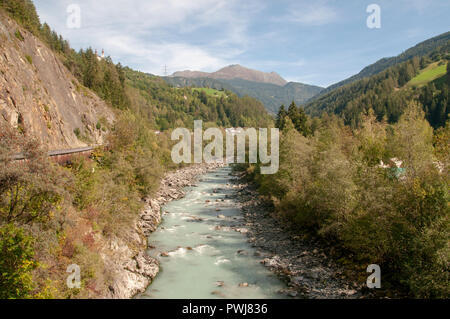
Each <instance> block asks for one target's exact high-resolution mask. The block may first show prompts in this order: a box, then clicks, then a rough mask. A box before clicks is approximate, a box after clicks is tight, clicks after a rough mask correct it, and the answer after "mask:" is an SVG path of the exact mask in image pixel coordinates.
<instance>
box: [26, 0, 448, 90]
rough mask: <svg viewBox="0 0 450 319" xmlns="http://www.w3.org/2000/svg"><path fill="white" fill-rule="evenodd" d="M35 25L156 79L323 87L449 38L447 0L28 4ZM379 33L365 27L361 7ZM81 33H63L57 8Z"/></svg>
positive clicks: (44, 0) (72, 0)
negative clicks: (229, 76)
mask: <svg viewBox="0 0 450 319" xmlns="http://www.w3.org/2000/svg"><path fill="white" fill-rule="evenodd" d="M34 2H35V5H36V7H37V10H38V13H39V15H40V17H41V20H42V21H43V22H44V21H45V22H47V23H49V25H50V26H51V27H52V28H54V29H55V30H56V31H57V32H58V33H60V34H62V35H63V36H64V38H66V39H68V40H69V42H70V43H71V45H72V47H74V48H75V49H80V48H87V47H92V48H94V49H98V50H99V51H101V49H102V48H104V49H105V51H106V54H107V55H110V56H111V57H112V58H113V60H114V61H115V62H121V63H122V64H123V65H128V66H130V67H132V68H134V69H137V70H140V71H143V72H149V73H153V74H158V75H162V74H163V72H164V67H163V66H164V65H167V67H168V72H169V73H173V72H175V71H181V70H187V69H190V70H199V71H208V72H211V71H216V70H218V69H219V68H221V67H224V66H227V65H230V64H241V65H243V66H246V67H250V68H254V69H258V70H261V71H265V72H271V71H275V72H277V73H279V74H280V75H281V76H283V77H284V78H285V79H287V80H288V81H297V82H303V83H308V84H314V85H320V86H328V85H331V84H333V83H336V82H338V81H340V80H343V79H345V78H347V77H349V76H351V75H353V74H356V73H358V72H359V71H360V70H361V69H362V68H364V67H365V66H367V65H369V64H371V63H374V62H376V61H377V60H378V59H380V58H382V57H389V56H394V55H397V54H400V53H401V52H402V51H404V50H406V49H408V48H409V47H411V46H413V45H415V44H417V43H419V42H421V41H423V40H426V39H428V38H430V37H433V36H436V35H438V34H441V33H444V32H446V31H450V18H449V17H450V1H448V0H383V1H381V0H371V1H364V0H328V1H327V0H316V1H311V0H309V1H303V0H291V1H288V0H277V1H275V0H272V1H269V0H266V1H264V0H245V1H244V0H34ZM372 3H375V4H378V5H379V6H380V8H381V28H380V29H369V28H368V27H367V25H366V20H367V17H368V16H369V13H367V12H366V8H367V6H368V5H369V4H372ZM70 4H77V5H79V7H80V8H81V27H80V28H79V29H71V28H68V27H67V22H66V21H67V19H68V14H67V7H68V6H69V5H70Z"/></svg>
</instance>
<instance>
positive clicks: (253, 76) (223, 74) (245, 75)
mask: <svg viewBox="0 0 450 319" xmlns="http://www.w3.org/2000/svg"><path fill="white" fill-rule="evenodd" d="M172 77H184V78H211V79H222V80H233V79H242V80H246V81H251V82H260V83H270V84H275V85H279V86H284V85H286V84H287V83H288V82H287V81H286V80H285V79H283V78H282V77H281V76H280V75H279V74H278V73H276V72H271V73H265V72H262V71H257V70H253V69H249V68H246V67H243V66H242V65H239V64H233V65H229V66H227V67H224V68H222V69H220V70H219V71H216V72H213V73H207V72H200V71H189V70H187V71H179V72H175V73H174V74H172Z"/></svg>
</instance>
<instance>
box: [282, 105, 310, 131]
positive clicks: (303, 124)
mask: <svg viewBox="0 0 450 319" xmlns="http://www.w3.org/2000/svg"><path fill="white" fill-rule="evenodd" d="M287 115H288V116H289V118H290V119H291V121H292V123H293V124H294V127H295V129H296V130H297V131H298V132H300V133H301V134H303V136H308V135H310V134H311V130H310V129H309V128H308V126H307V123H308V118H307V116H306V113H305V111H304V109H303V108H298V107H297V105H295V102H294V101H292V103H291V105H289V109H288V112H287Z"/></svg>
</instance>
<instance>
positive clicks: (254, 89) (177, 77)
mask: <svg viewBox="0 0 450 319" xmlns="http://www.w3.org/2000/svg"><path fill="white" fill-rule="evenodd" d="M163 79H164V80H165V81H166V82H167V83H169V84H170V85H172V86H174V87H200V88H205V87H208V88H213V89H217V90H229V91H232V92H234V93H236V94H237V95H238V96H240V97H243V96H246V95H248V96H250V97H253V98H256V99H258V100H260V101H261V102H262V103H263V104H264V106H265V107H266V109H267V110H268V111H269V112H270V113H272V114H275V113H276V112H277V111H278V108H279V107H280V105H282V104H285V105H289V104H290V103H291V102H292V101H295V103H297V104H303V103H304V102H306V101H308V100H309V99H311V98H312V97H314V96H315V95H317V94H318V93H320V92H321V91H322V90H323V88H321V87H318V86H314V85H307V84H302V83H296V82H289V83H287V82H286V81H285V80H284V79H283V78H282V77H280V76H279V75H278V74H277V73H274V72H272V73H264V72H261V71H255V70H251V69H247V68H244V67H242V66H240V65H231V66H229V67H225V68H223V69H221V70H219V71H217V72H214V73H204V72H195V71H182V72H175V73H174V74H173V75H172V76H169V77H164V78H163Z"/></svg>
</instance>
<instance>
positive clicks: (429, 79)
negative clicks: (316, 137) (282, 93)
mask: <svg viewBox="0 0 450 319" xmlns="http://www.w3.org/2000/svg"><path fill="white" fill-rule="evenodd" d="M436 39H438V40H436ZM424 43H425V44H424ZM437 44H441V45H440V46H437ZM432 48H433V49H432ZM406 52H408V53H407V54H404V56H405V57H406V56H408V57H410V58H409V59H407V60H405V61H404V59H405V58H403V57H402V58H397V60H395V61H402V62H395V61H394V60H390V61H389V62H386V64H385V65H391V64H392V65H391V66H390V67H387V68H386V69H385V70H384V71H381V72H378V73H376V74H375V75H372V76H369V77H363V78H362V79H359V80H357V79H356V78H357V76H355V77H354V78H355V79H356V80H353V81H352V82H349V83H348V84H345V85H343V86H340V87H336V88H335V89H331V90H329V91H328V92H326V93H322V94H321V95H320V96H318V97H315V98H314V99H313V100H311V101H310V102H308V103H306V104H305V105H304V108H305V110H306V111H307V112H308V113H309V114H310V115H316V116H320V115H321V114H322V113H329V114H331V113H334V114H337V115H339V116H341V117H342V118H343V119H344V121H345V123H346V124H348V125H351V126H352V127H358V126H359V124H360V123H361V120H362V115H363V113H365V112H367V111H368V110H369V109H372V110H373V111H374V113H375V115H376V117H377V119H378V120H383V119H386V120H387V121H388V122H389V123H395V122H397V121H398V119H399V118H400V116H401V115H402V114H403V111H404V110H405V109H406V108H407V106H408V105H409V104H410V103H419V104H420V105H421V106H422V107H423V110H424V112H425V116H426V118H427V120H428V122H429V123H430V124H431V125H432V126H433V127H434V128H438V127H442V126H444V125H445V123H446V121H447V120H448V118H449V115H450V105H449V102H448V101H450V74H449V72H450V67H449V65H448V64H449V61H450V38H449V33H446V34H444V35H441V36H439V37H436V38H433V39H430V40H428V41H425V42H423V44H421V45H420V46H416V47H414V48H411V49H410V50H408V51H405V53H406ZM425 53H426V54H425ZM412 54H417V55H412ZM393 63H394V64H393ZM379 68H381V67H379ZM366 69H367V70H369V69H372V70H375V69H376V68H375V67H373V66H371V67H369V68H366ZM371 72H375V71H371ZM369 73H370V72H369Z"/></svg>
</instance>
